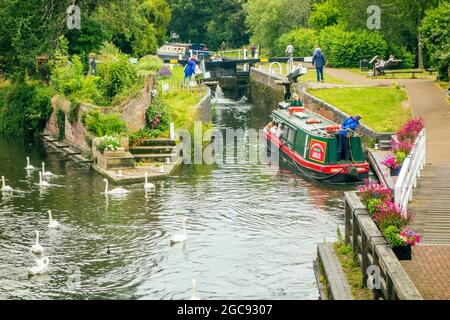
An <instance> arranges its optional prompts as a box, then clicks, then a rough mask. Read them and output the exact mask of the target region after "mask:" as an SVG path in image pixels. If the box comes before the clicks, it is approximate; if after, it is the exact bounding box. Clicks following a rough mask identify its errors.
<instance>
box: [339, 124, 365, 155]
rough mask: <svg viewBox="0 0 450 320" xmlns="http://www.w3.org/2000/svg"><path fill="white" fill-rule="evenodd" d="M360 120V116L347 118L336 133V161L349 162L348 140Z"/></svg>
mask: <svg viewBox="0 0 450 320" xmlns="http://www.w3.org/2000/svg"><path fill="white" fill-rule="evenodd" d="M361 118H362V117H361V116H355V117H349V118H347V119H345V121H344V122H343V123H342V125H341V130H340V131H339V133H338V157H337V160H338V161H340V160H345V161H350V138H351V137H352V136H353V133H354V131H355V130H356V128H357V127H358V126H359V121H360V120H361ZM342 153H344V157H342Z"/></svg>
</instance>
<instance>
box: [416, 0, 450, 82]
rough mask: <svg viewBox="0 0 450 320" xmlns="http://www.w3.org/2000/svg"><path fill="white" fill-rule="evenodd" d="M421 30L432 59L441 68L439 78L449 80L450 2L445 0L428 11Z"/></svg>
mask: <svg viewBox="0 0 450 320" xmlns="http://www.w3.org/2000/svg"><path fill="white" fill-rule="evenodd" d="M420 32H421V33H422V35H423V41H424V44H425V46H426V48H427V49H428V50H429V51H430V54H431V61H432V63H433V64H435V65H436V66H437V67H438V69H439V78H440V79H441V80H444V81H448V80H449V79H448V72H449V67H450V41H449V39H450V3H449V2H444V3H441V5H440V6H439V7H437V8H435V9H431V10H429V11H427V13H426V15H425V18H424V19H423V21H422V26H421V28H420Z"/></svg>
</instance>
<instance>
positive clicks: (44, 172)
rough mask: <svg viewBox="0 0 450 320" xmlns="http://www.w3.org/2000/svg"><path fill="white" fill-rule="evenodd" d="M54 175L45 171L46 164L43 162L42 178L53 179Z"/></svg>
mask: <svg viewBox="0 0 450 320" xmlns="http://www.w3.org/2000/svg"><path fill="white" fill-rule="evenodd" d="M53 176H54V174H53V173H51V172H50V171H45V163H44V162H42V177H53Z"/></svg>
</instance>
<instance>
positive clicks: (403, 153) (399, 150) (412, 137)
mask: <svg viewBox="0 0 450 320" xmlns="http://www.w3.org/2000/svg"><path fill="white" fill-rule="evenodd" d="M423 128H424V123H423V119H421V118H419V119H412V120H409V121H408V122H406V123H405V124H404V125H403V127H402V128H401V129H400V131H398V132H397V134H396V135H395V137H394V139H393V141H392V147H391V152H392V153H391V154H389V155H387V156H386V158H385V159H384V160H383V161H382V162H381V164H383V165H384V166H386V167H387V168H389V169H390V170H391V176H395V175H398V174H399V172H400V169H401V167H402V165H403V162H404V161H405V159H406V157H408V155H409V154H410V153H411V151H412V148H413V146H414V142H415V141H416V139H417V136H418V135H419V134H420V132H421V131H422V129H423Z"/></svg>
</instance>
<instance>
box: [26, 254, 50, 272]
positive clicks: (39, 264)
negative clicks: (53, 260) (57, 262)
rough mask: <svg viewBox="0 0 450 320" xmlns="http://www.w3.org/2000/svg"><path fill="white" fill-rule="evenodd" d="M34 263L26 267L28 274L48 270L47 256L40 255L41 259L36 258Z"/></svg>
mask: <svg viewBox="0 0 450 320" xmlns="http://www.w3.org/2000/svg"><path fill="white" fill-rule="evenodd" d="M35 262H36V264H35V265H34V266H32V267H30V268H28V275H30V276H35V275H38V274H44V273H47V271H48V263H49V259H48V257H42V258H41V259H36V261H35Z"/></svg>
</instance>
